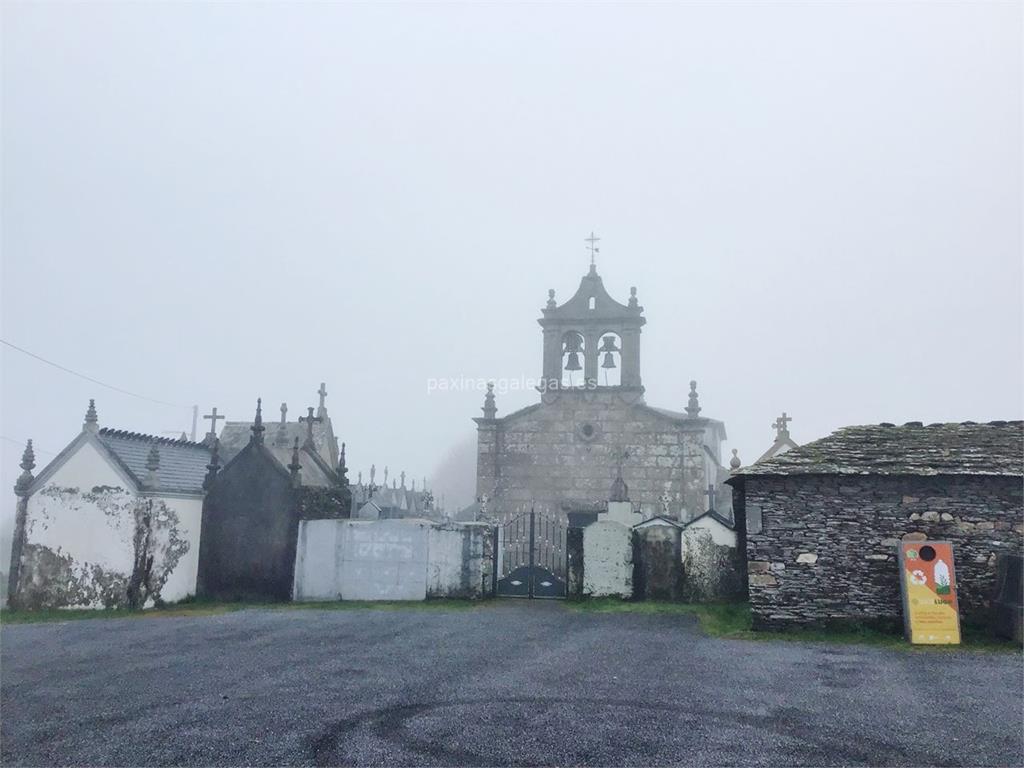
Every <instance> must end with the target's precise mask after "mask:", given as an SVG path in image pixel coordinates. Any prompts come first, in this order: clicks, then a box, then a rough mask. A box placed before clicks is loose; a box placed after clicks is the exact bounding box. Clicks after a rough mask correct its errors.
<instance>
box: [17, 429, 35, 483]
mask: <svg viewBox="0 0 1024 768" xmlns="http://www.w3.org/2000/svg"><path fill="white" fill-rule="evenodd" d="M35 466H36V454H35V452H34V451H33V450H32V441H31V440H29V441H27V442H26V443H25V452H24V453H23V454H21V468H22V470H23V471H22V473H21V476H20V477H19V478H18V480H17V482H16V483H15V484H14V493H15V494H16V495H18V496H27V495H28V489H29V486H31V485H32V481H33V480H35V478H34V477H33V476H32V470H33V469H35Z"/></svg>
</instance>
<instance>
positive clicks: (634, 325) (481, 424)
mask: <svg viewBox="0 0 1024 768" xmlns="http://www.w3.org/2000/svg"><path fill="white" fill-rule="evenodd" d="M554 293H555V292H554V291H553V290H552V291H549V292H548V296H549V299H548V302H547V306H546V307H545V308H544V309H543V310H542V313H543V316H542V317H541V318H540V320H539V321H538V322H539V323H540V325H541V328H542V329H543V339H544V344H543V376H542V382H541V386H539V387H538V389H539V390H540V402H538V403H536V404H534V405H530V406H528V407H526V408H523V409H521V410H518V411H516V412H514V413H511V414H508V415H507V416H503V417H499V416H498V415H497V402H496V399H495V396H494V392H493V389H491V388H489V389H488V392H487V395H486V397H485V400H484V407H483V416H482V417H481V418H477V419H475V420H474V421H475V422H476V424H477V434H478V440H477V499H478V501H479V502H480V503H481V506H482V507H483V509H482V510H481V516H485V517H494V516H497V517H500V516H502V515H505V514H511V513H513V512H515V511H516V510H518V509H526V508H528V507H529V505H531V504H536V505H540V506H543V507H547V508H548V509H550V510H552V511H555V510H560V511H561V512H562V513H563V514H567V515H569V517H570V520H571V519H572V518H573V517H574V516H577V519H580V518H579V517H578V516H582V517H583V518H584V519H585V518H586V516H588V515H592V514H593V513H595V512H597V511H598V510H600V509H601V508H602V507H603V505H604V504H605V503H606V502H607V500H608V498H609V489H610V488H611V485H612V482H613V480H614V479H615V477H616V472H617V468H618V466H619V465H620V463H621V468H622V477H623V478H624V480H625V481H626V483H627V484H628V486H629V489H630V499H631V500H632V502H633V503H634V504H635V505H636V506H638V507H639V509H640V511H641V512H642V513H643V517H644V518H649V517H653V516H654V515H663V516H665V517H669V518H671V519H675V520H689V519H693V518H695V517H697V516H699V515H701V514H703V513H704V512H706V511H707V510H708V509H710V508H716V511H717V512H718V513H719V514H722V515H723V516H725V517H726V518H729V519H731V516H732V502H731V494H730V493H727V492H726V491H727V490H728V489H725V488H724V487H723V485H722V484H723V483H724V481H725V480H726V479H728V476H729V474H728V470H727V469H725V468H724V467H723V466H722V464H721V444H722V441H723V440H724V439H725V437H726V433H725V425H724V424H723V423H722V422H721V421H718V420H715V419H711V418H707V417H705V416H701V415H700V414H701V408H700V404H699V402H698V396H697V391H696V382H691V383H690V393H689V400H688V405H687V407H686V409H685V411H683V412H677V411H672V410H667V409H663V408H655V407H653V406H650V405H648V404H647V403H646V402H645V400H644V387H643V383H642V379H641V367H640V333H641V329H642V327H643V326H644V324H645V323H646V319H645V318H644V315H643V311H644V310H643V307H641V306H640V304H639V303H638V301H637V296H636V289H635V288H633V289H631V295H630V298H629V300H628V302H627V303H626V304H621V303H619V302H618V301H616V300H615V299H613V298H612V297H611V296H610V295H609V294H608V292H607V291H606V290H605V288H604V284H603V282H602V280H601V277H600V276H599V275H598V273H597V269H596V268H595V267H594V265H593V264H592V265H591V267H590V271H589V273H588V274H586V275H585V276H584V277H583V279H582V281H581V282H580V287H579V289H578V290H577V291H576V293H575V295H574V296H573V297H572V298H571V299H569V300H568V301H567V302H565V303H564V304H562V305H558V304H557V303H556V301H555V298H554Z"/></svg>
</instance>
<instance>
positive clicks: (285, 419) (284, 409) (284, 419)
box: [281, 403, 288, 429]
mask: <svg viewBox="0 0 1024 768" xmlns="http://www.w3.org/2000/svg"><path fill="white" fill-rule="evenodd" d="M287 424H288V403H281V429H284V428H285V426H287Z"/></svg>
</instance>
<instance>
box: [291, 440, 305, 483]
mask: <svg viewBox="0 0 1024 768" xmlns="http://www.w3.org/2000/svg"><path fill="white" fill-rule="evenodd" d="M300 469H302V465H301V464H299V438H297V437H296V438H295V445H294V446H293V447H292V463H291V464H289V465H288V470H289V471H290V472H291V475H292V481H293V482H294V483H296V484H298V482H299V470H300Z"/></svg>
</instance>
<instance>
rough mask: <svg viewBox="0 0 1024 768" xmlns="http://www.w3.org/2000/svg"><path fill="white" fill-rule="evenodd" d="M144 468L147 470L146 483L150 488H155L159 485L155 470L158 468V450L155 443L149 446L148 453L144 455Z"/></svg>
mask: <svg viewBox="0 0 1024 768" xmlns="http://www.w3.org/2000/svg"><path fill="white" fill-rule="evenodd" d="M146 469H147V470H149V471H148V472H147V474H146V485H147V486H149V487H150V488H156V487H157V485H159V478H158V477H157V470H158V469H160V451H159V449H158V448H157V447H156V443H153V444H152V445H150V446H149V454H148V455H147V456H146Z"/></svg>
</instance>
